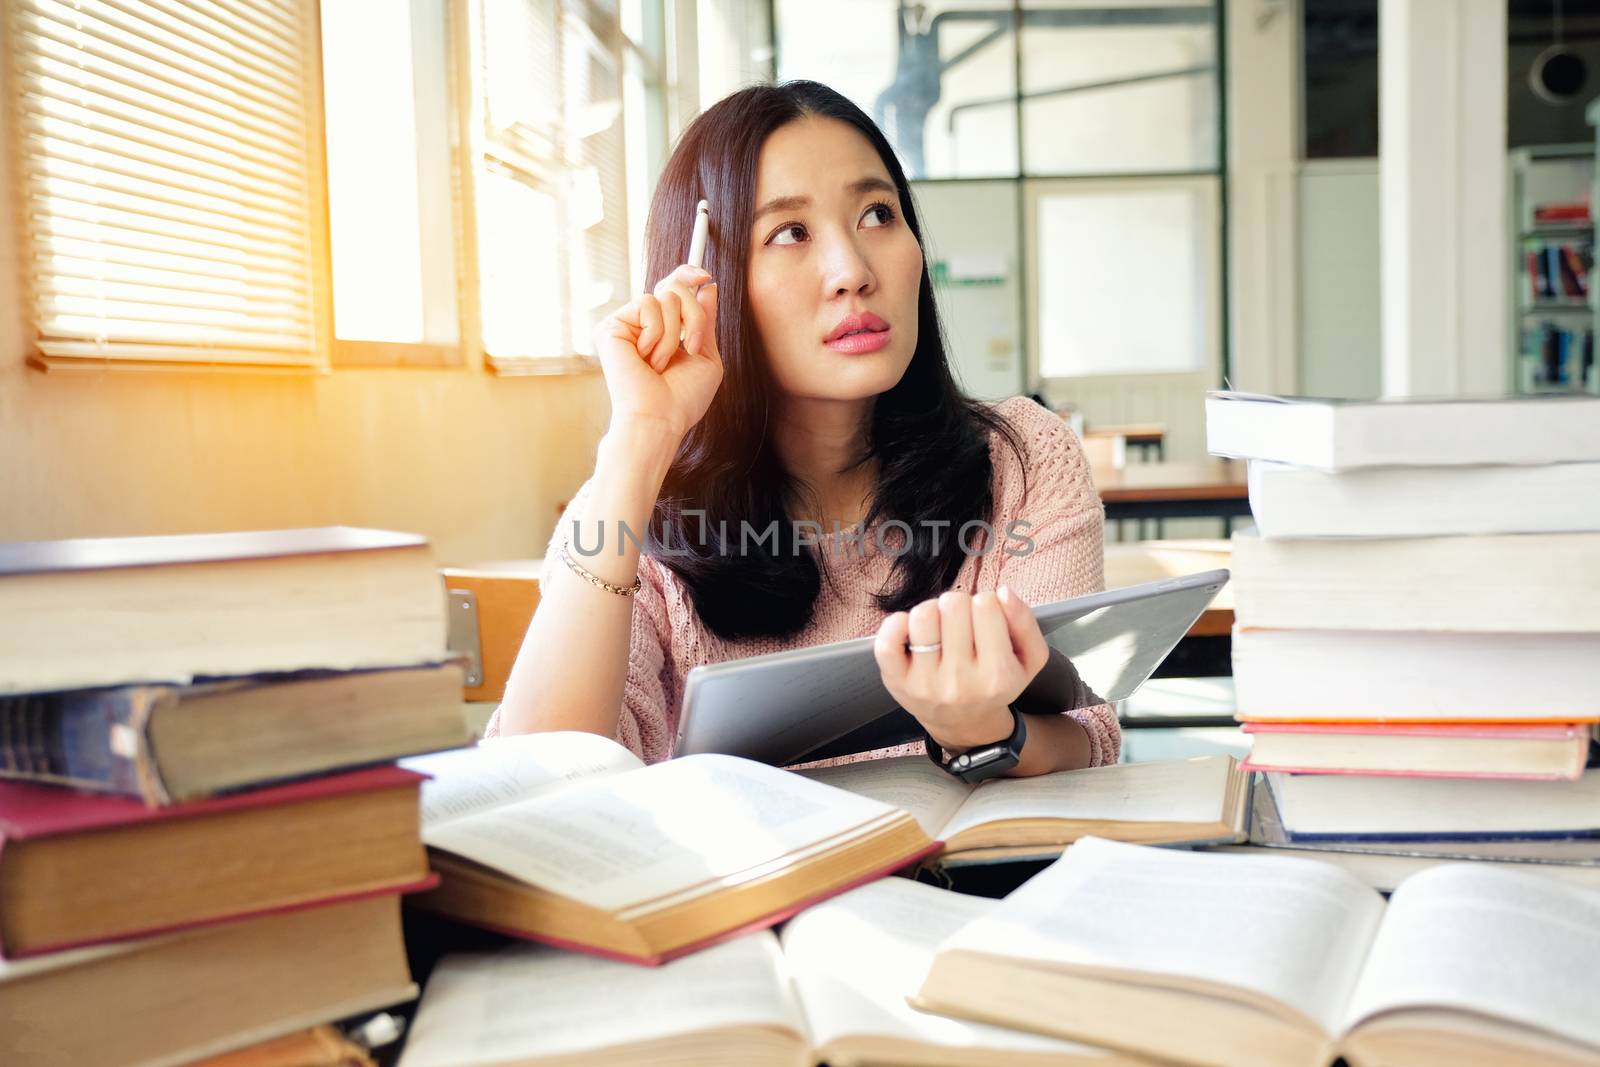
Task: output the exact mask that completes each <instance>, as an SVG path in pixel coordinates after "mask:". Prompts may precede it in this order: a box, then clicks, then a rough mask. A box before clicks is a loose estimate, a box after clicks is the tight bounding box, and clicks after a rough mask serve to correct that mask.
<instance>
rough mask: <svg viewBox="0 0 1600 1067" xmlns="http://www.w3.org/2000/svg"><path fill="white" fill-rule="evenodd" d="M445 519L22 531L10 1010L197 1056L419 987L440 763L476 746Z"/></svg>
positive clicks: (28, 1033) (17, 568)
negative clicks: (447, 582)
mask: <svg viewBox="0 0 1600 1067" xmlns="http://www.w3.org/2000/svg"><path fill="white" fill-rule="evenodd" d="M445 604H446V601H445V592H444V588H443V584H442V581H441V579H440V576H439V574H438V572H437V570H436V568H435V565H434V561H433V558H432V554H431V552H430V550H429V548H428V546H427V544H426V542H425V541H423V540H422V539H421V538H418V537H414V536H411V535H402V534H392V533H385V532H378V531H364V530H352V529H344V528H331V529H319V530H289V531H277V532H270V533H252V534H204V535H187V536H179V537H159V538H122V539H107V540H82V541H57V542H38V543H27V544H9V545H0V656H3V657H4V658H3V660H0V779H4V780H3V781H0V1033H4V1034H5V1041H4V1044H5V1045H6V1047H7V1050H8V1054H16V1055H18V1056H19V1057H20V1059H19V1062H25V1063H28V1064H58V1063H59V1064H85V1063H94V1064H100V1065H116V1064H135V1063H138V1064H146V1063H179V1062H187V1061H189V1060H193V1059H195V1058H198V1057H201V1056H209V1055H213V1054H216V1053H221V1052H225V1051H227V1050H229V1049H233V1048H240V1047H243V1046H246V1045H250V1044H253V1043H256V1042H260V1041H263V1040H265V1039H268V1038H272V1037H275V1036H277V1035H283V1034H289V1033H294V1032H297V1031H305V1030H307V1029H308V1028H311V1027H314V1026H316V1025H317V1024H319V1023H323V1022H326V1021H328V1020H332V1019H338V1018H343V1017H346V1016H350V1015H354V1014H358V1013H362V1012H366V1011H372V1010H376V1009H378V1008H381V1007H384V1006H386V1005H390V1004H394V1003H396V1002H399V1001H404V1000H408V999H410V998H411V997H413V996H414V995H415V992H416V988H415V986H414V985H413V983H412V981H411V975H410V972H409V969H408V966H407V962H406V954H405V946H404V942H403V939H402V936H401V928H400V905H399V898H400V894H401V893H404V892H407V891H410V890H421V889H426V888H428V887H430V886H432V885H433V884H435V882H436V881H437V879H436V877H435V876H433V875H432V874H431V873H430V872H429V869H428V865H427V855H426V852H425V850H424V848H423V845H422V842H421V831H420V821H419V799H418V798H419V790H420V784H421V781H422V776H421V775H419V774H417V773H415V772H413V771H408V770H405V769H402V768H400V767H398V766H396V765H395V761H396V760H397V759H398V758H399V757H402V756H407V755H412V754H417V753H422V752H428V751H432V750H436V749H441V748H450V747H453V746H458V745H461V744H463V743H465V742H466V740H467V739H468V738H467V731H466V727H465V722H464V719H463V717H462V711H461V687H462V674H463V671H462V668H461V666H460V664H459V663H458V662H453V661H450V660H449V659H448V652H447V647H446V636H445V635H446V606H445Z"/></svg>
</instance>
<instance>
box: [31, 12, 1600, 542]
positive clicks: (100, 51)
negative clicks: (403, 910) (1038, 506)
mask: <svg viewBox="0 0 1600 1067" xmlns="http://www.w3.org/2000/svg"><path fill="white" fill-rule="evenodd" d="M3 29H4V34H5V37H4V47H3V49H0V63H3V64H4V67H3V68H0V76H3V78H4V79H5V85H4V88H5V95H4V99H5V100H6V101H8V107H7V109H6V110H5V112H4V115H3V118H0V122H3V124H4V129H5V136H4V137H3V138H0V152H3V154H4V165H3V167H0V183H3V189H0V192H3V193H4V197H5V203H6V204H7V206H8V208H9V210H8V211H7V212H5V213H4V215H3V216H0V242H4V243H6V244H7V245H8V246H9V248H11V249H12V250H13V253H14V254H12V255H9V256H4V257H0V285H3V290H4V292H5V293H6V294H7V297H8V299H7V300H6V301H5V312H4V318H3V320H0V321H3V330H4V332H3V334H0V336H3V337H4V338H5V347H4V352H5V357H4V359H3V361H0V454H3V455H4V457H5V462H4V464H3V465H0V541H7V540H29V539H44V538H60V537H85V536H109V535H129V534H150V533H170V532H179V531H200V530H224V529H250V528H270V527H286V526H315V525H324V524H332V523H344V524H349V525H362V526H377V527H386V528H394V529H403V530H415V531H418V532H421V533H424V534H426V535H427V536H428V537H429V539H430V540H431V541H432V542H433V544H434V546H435V550H436V552H437V553H438V555H439V558H440V560H441V562H443V563H447V564H465V563H469V562H472V561H481V560H493V559H506V558H516V557H527V556H532V555H536V554H537V553H539V552H540V551H542V549H543V546H544V544H545V542H546V539H547V538H548V536H549V534H550V530H551V527H552V525H553V523H554V522H555V520H556V518H557V516H558V514H559V507H560V504H561V503H562V502H563V501H564V500H566V499H567V498H568V497H569V496H570V495H571V493H572V492H573V491H574V490H575V489H576V488H577V486H578V485H579V484H581V482H582V481H583V480H584V479H585V478H586V477H587V475H588V473H589V471H590V469H591V466H592V461H593V449H594V445H595V443H596V441H597V440H598V438H599V435H600V434H601V432H602V431H603V429H604V427H605V424H606V419H607V400H606V392H605V386H604V381H603V378H602V377H601V375H600V373H599V370H598V368H597V366H596V365H595V364H594V362H593V360H592V358H591V353H590V336H589V335H590V331H591V329H592V327H593V324H594V323H595V322H596V321H597V320H598V319H599V318H600V317H601V316H603V315H604V314H606V313H607V312H608V311H609V310H610V309H612V308H613V307H615V306H616V305H617V304H618V303H620V302H622V301H623V300H625V299H627V298H628V296H629V295H630V294H632V293H634V292H637V291H639V290H641V289H643V288H644V286H645V279H644V278H643V277H642V276H641V270H640V268H641V261H642V238H643V228H644V214H645V210H646V207H647V205H648V202H649V198H650V195H651V192H652V190H653V187H654V182H655V178H656V175H657V174H658V173H659V171H660V168H661V165H662V163H663V161H664V159H665V158H666V156H667V154H668V153H669V152H670V149H671V146H672V145H673V143H674V142H675V139H676V138H677V137H678V135H679V133H680V132H681V131H682V130H683V128H684V127H685V126H686V125H687V124H688V122H690V121H691V120H692V119H693V118H694V116H695V115H696V114H697V113H699V112H700V111H701V110H702V109H704V108H705V107H707V106H709V105H710V104H712V103H714V102H715V101H716V100H718V99H720V98H721V97H722V96H724V95H726V94H727V93H729V92H731V91H733V90H734V89H737V88H738V87H740V86H742V85H746V84H749V83H751V82H753V81H759V80H766V79H773V78H776V79H787V78H800V77H804V78H814V79H818V80H821V81H824V82H826V83H828V84H830V85H832V86H834V87H835V88H837V89H838V90H840V91H841V92H843V93H845V94H846V95H848V96H849V97H850V98H851V99H853V100H855V101H856V102H857V103H858V104H859V105H860V106H861V107H862V108H863V109H864V110H865V111H866V112H867V113H868V114H870V115H872V116H873V117H874V118H875V119H876V120H877V121H878V122H879V123H880V125H882V127H883V128H884V130H885V132H886V133H887V134H888V136H889V137H890V139H891V141H892V142H893V143H894V145H895V147H896V150H897V152H898V153H899V156H900V160H901V162H902V164H903V165H904V167H905V169H906V171H907V173H908V175H909V176H910V177H911V178H912V179H913V187H914V195H915V197H916V199H917V203H918V206H919V209H920V211H921V213H922V215H923V218H924V220H925V227H926V231H927V238H928V246H929V260H930V266H931V269H932V271H933V275H934V278H935V281H936V284H937V286H938V290H939V294H940V300H941V310H942V313H943V316H944V321H945V325H946V328H947V330H948V334H949V340H950V343H951V350H952V355H953V358H954V359H955V361H956V363H957V366H958V371H959V374H960V376H961V379H962V381H963V382H964V384H965V386H966V388H967V389H968V390H969V391H970V392H972V393H973V394H975V395H978V396H982V397H987V398H1000V397H1004V396H1009V395H1013V394H1017V393H1030V394H1034V395H1036V396H1039V397H1040V398H1042V399H1044V400H1045V402H1046V403H1048V404H1049V405H1050V406H1051V407H1053V408H1055V409H1057V410H1058V411H1060V412H1061V413H1062V414H1063V416H1064V417H1066V418H1069V419H1071V420H1072V421H1073V423H1074V425H1075V426H1076V427H1078V428H1079V430H1080V432H1082V433H1084V434H1085V440H1086V441H1091V440H1092V439H1093V438H1095V437H1097V436H1098V438H1099V443H1098V444H1095V445H1093V446H1092V447H1093V449H1094V451H1093V452H1092V453H1091V455H1092V457H1093V458H1094V459H1095V460H1096V463H1097V467H1102V468H1104V469H1107V470H1120V469H1123V468H1125V467H1129V466H1131V465H1136V464H1138V463H1139V462H1141V461H1145V460H1148V461H1152V462H1156V463H1165V464H1184V463H1188V464H1199V463H1202V462H1205V455H1204V424H1203V411H1202V406H1201V398H1202V397H1203V395H1204V393H1205V391H1206V390H1208V389H1216V388H1221V387H1223V386H1224V384H1228V385H1231V386H1232V387H1234V388H1239V389H1247V390H1255V391H1271V392H1291V393H1293V392H1297V393H1304V394H1310V395H1330V396H1373V395H1379V394H1383V393H1389V394H1394V395H1403V394H1413V395H1415V394H1437V393H1457V392H1480V393H1481V392H1533V391H1552V390H1556V391H1561V390H1583V389H1587V390H1590V391H1600V379H1597V375H1596V372H1595V370H1594V357H1593V338H1594V325H1595V302H1594V299H1593V298H1592V296H1591V295H1590V285H1589V279H1590V277H1591V272H1592V264H1593V229H1592V222H1591V216H1590V211H1589V204H1590V201H1591V199H1592V198H1591V187H1592V185H1593V181H1594V157H1595V128H1594V126H1593V125H1592V124H1591V123H1592V122H1596V121H1600V113H1597V112H1596V111H1594V110H1593V109H1591V108H1590V106H1589V105H1590V101H1591V100H1593V99H1594V98H1595V97H1596V96H1600V79H1597V77H1596V70H1597V68H1600V4H1597V3H1595V2H1593V0H1581V2H1580V0H1565V2H1564V3H1562V2H1560V0H1554V2H1553V0H1542V2H1541V0H1510V2H1509V3H1506V2H1504V0H1228V2H1222V0H1215V2H1204V0H1163V2H1159V3H1158V2H1153V0H1021V2H1015V0H949V2H945V0H939V2H929V3H907V2H902V0H323V2H322V3H321V4H320V5H319V4H317V3H315V2H313V0H209V2H207V3H205V4H177V3H169V2H164V0H118V2H116V3H112V2H109V0H106V2H96V0H80V2H70V3H69V2H57V0H5V21H4V26H3ZM1380 86H1381V87H1382V88H1383V92H1381V93H1380ZM1185 523H1188V524H1190V525H1189V526H1186V525H1185ZM1157 525H1159V524H1157ZM1138 526H1139V529H1138V530H1132V531H1128V532H1129V533H1131V534H1132V536H1134V537H1137V536H1139V535H1140V534H1141V533H1143V532H1145V524H1144V523H1143V522H1140V523H1138ZM1216 529H1217V527H1216V523H1215V522H1209V521H1208V520H1203V519H1192V518H1191V519H1181V518H1180V519H1176V520H1174V521H1171V522H1168V523H1167V526H1166V528H1165V529H1164V530H1163V531H1158V532H1163V533H1164V534H1165V535H1167V536H1172V535H1174V534H1175V533H1176V534H1179V535H1182V534H1184V533H1185V532H1193V533H1196V534H1200V535H1203V536H1214V533H1215V531H1216ZM1120 532H1121V531H1119V533H1120Z"/></svg>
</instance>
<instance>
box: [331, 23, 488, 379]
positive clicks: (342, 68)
mask: <svg viewBox="0 0 1600 1067" xmlns="http://www.w3.org/2000/svg"><path fill="white" fill-rule="evenodd" d="M321 11H322V25H321V29H322V72H323V75H322V76H323V116H324V120H323V122H324V129H325V131H326V136H325V140H326V143H327V158H328V225H329V244H330V245H331V258H332V272H331V273H332V278H333V363H334V365H335V366H403V365H409V366H450V365H458V364H460V363H462V362H463V360H462V354H461V349H460V337H461V330H460V314H459V312H458V311H457V307H456V293H457V290H458V288H459V284H460V281H459V276H458V275H459V271H458V265H457V256H456V232H457V222H456V215H455V198H454V186H455V161H454V158H453V155H452V152H451V147H450V146H451V142H452V140H453V138H452V131H451V123H452V109H451V106H450V101H451V92H450V78H449V76H448V70H449V34H448V18H447V13H446V10H445V0H407V2H401V0H328V2H325V3H323V4H322V5H321Z"/></svg>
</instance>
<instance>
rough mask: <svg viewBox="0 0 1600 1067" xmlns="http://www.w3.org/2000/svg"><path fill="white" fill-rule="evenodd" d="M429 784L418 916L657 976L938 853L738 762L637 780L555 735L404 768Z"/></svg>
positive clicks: (896, 815)
mask: <svg viewBox="0 0 1600 1067" xmlns="http://www.w3.org/2000/svg"><path fill="white" fill-rule="evenodd" d="M403 763H404V765H405V766H407V767H411V768H415V769H417V770H420V771H422V772H424V773H426V774H428V775H430V776H431V780H430V781H429V782H428V783H427V784H426V785H425V786H424V787H423V792H422V839H423V841H424V842H426V843H427V845H428V848H429V850H430V853H431V856H432V864H433V867H434V869H435V870H436V871H438V872H439V874H440V875H441V877H442V882H441V883H440V885H439V886H438V888H436V889H434V890H432V891H429V892H426V893H421V894H419V895H417V896H416V897H414V898H412V900H411V903H412V904H414V905H416V906H418V907H421V908H425V909H427V910H430V911H435V912H438V913H440V914H443V915H446V916H448V917H451V918H454V919H458V920H461V921H464V922H467V923H472V924H476V925H479V926H483V927H488V928H490V929H494V930H499V931H501V932H504V933H508V934H512V935H514V936H518V937H524V938H528V939H530V940H535V941H544V942H548V943H551V944H555V945H559V946H562V947H566V948H573V949H577V950H580V951H586V952H594V953H599V954H602V955H610V956H614V957H616V958H619V959H627V960H632V961H635V962H639V963H660V962H662V961H664V960H667V959H670V958H672V957H674V956H678V955H682V954H684V953H687V952H691V951H694V950H695V949H698V948H703V947H705V946H706V945H708V944H711V943H713V942H715V941H717V940H719V939H721V938H726V937H728V936H731V935H733V934H736V933H740V932H744V931H746V930H749V929H755V928H758V927H762V926H770V925H772V924H773V923H776V922H779V921H781V920H782V919H784V918H787V917H788V916H790V915H792V914H794V913H795V912H797V911H799V910H800V909H802V908H804V907H805V906H807V905H809V904H812V903H814V902H816V901H818V900H821V899H824V898H826V897H829V896H832V895H834V894H837V893H840V892H843V891H844V890H845V889H848V888H851V887H852V886H855V885H858V884H860V883H862V882H865V881H869V880H872V879H875V878H879V877H882V876H883V875H886V874H889V873H891V872H892V871H895V870H898V869H899V868H901V867H905V866H907V865H908V864H911V863H914V862H916V861H917V860H919V859H921V858H923V857H924V856H926V855H927V854H928V853H930V852H931V851H933V849H934V848H935V847H936V846H935V844H934V842H933V841H932V839H930V838H929V837H928V836H927V835H926V834H925V833H924V832H923V831H922V829H921V827H919V826H918V825H917V822H916V820H915V819H913V818H912V817H911V816H910V815H909V814H907V813H906V812H904V811H901V810H900V809H898V808H895V807H892V806H890V805H888V804H884V803H880V802H879V801H875V800H871V799H868V798H866V797H862V796H857V795H856V794H853V793H848V792H846V791H844V790H842V789H835V788H833V787H831V786H826V785H823V784H821V783H820V782H813V781H810V780H808V779H806V778H803V777H801V776H800V775H798V774H794V773H792V772H790V771H786V770H783V769H781V768H778V767H769V766H767V765H765V764H761V763H756V762H754V761H751V760H745V759H739V758H736V757H732V756H720V755H710V754H707V755H698V756H686V757H683V758H681V759H675V760H669V761H667V762H664V763H657V764H652V765H650V766H648V767H647V766H645V765H644V764H643V763H641V762H640V761H639V759H638V758H637V757H636V756H634V755H633V754H632V753H631V752H629V751H628V750H627V749H625V748H623V747H622V746H621V745H619V744H617V743H616V742H615V741H612V740H610V739H608V738H604V737H600V736H598V735H595V734H584V733H551V734H536V735H531V736H519V737H510V738H503V739H499V740H494V741H488V742H485V743H483V744H481V745H478V746H477V747H476V748H471V749H461V750H457V751H455V752H446V753H440V754H438V755H434V756H423V757H419V758H417V759H411V760H405V761H403Z"/></svg>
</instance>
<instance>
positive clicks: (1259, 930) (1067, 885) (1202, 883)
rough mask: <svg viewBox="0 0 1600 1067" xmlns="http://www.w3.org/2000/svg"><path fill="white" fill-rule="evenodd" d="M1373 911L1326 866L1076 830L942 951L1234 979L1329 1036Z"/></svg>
mask: <svg viewBox="0 0 1600 1067" xmlns="http://www.w3.org/2000/svg"><path fill="white" fill-rule="evenodd" d="M1382 916H1383V898H1382V897H1380V896H1379V895H1378V893H1377V892H1376V891H1375V890H1372V889H1369V888H1367V887H1366V886H1365V885H1363V884H1361V883H1360V882H1359V881H1357V880H1356V879H1355V878H1353V877H1352V876H1350V875H1349V874H1346V873H1345V872H1344V871H1342V870H1339V869H1338V868H1336V867H1333V866H1331V865H1330V864H1326V863H1319V862H1317V861H1315V860H1299V859H1292V858H1284V857H1264V858H1257V857H1254V856H1237V855H1226V854H1220V855H1219V854H1212V853H1201V852H1187V851H1182V850H1178V849H1167V848H1151V847H1148V846H1144V845H1126V844H1121V843H1119V842H1115V841H1107V840H1105V839H1103V838H1098V837H1086V838H1084V839H1082V840H1081V841H1079V842H1077V843H1076V844H1074V845H1073V846H1072V847H1071V848H1069V849H1067V851H1066V852H1065V853H1064V854H1063V855H1062V857H1061V859H1059V860H1057V861H1056V862H1055V863H1053V864H1051V865H1050V866H1049V867H1047V868H1045V869H1044V870H1043V871H1041V872H1040V873H1038V874H1037V875H1035V876H1034V877H1033V878H1032V879H1031V880H1030V881H1028V882H1027V883H1025V884H1024V885H1023V886H1022V887H1021V888H1019V889H1017V890H1016V891H1015V892H1013V893H1012V894H1011V895H1010V896H1009V897H1007V898H1006V899H1005V900H1004V901H1002V902H1001V904H1000V906H999V907H997V908H995V909H994V910H993V911H992V912H990V913H989V914H988V915H987V916H984V917H982V918H980V919H978V920H976V921H975V922H973V923H971V924H970V925H968V926H966V927H964V928H963V929H962V930H961V931H960V932H959V933H957V934H956V935H955V936H954V937H952V938H951V939H950V940H949V941H948V942H946V943H945V945H943V946H941V950H942V949H944V948H961V949H969V950H971V951H975V952H984V953H988V954H991V955H993V954H996V953H999V954H1003V955H1005V956H1008V957H1014V958H1017V959H1029V960H1038V961H1043V962H1045V963H1052V962H1064V963H1069V964H1073V965H1076V968H1077V969H1080V970H1095V969H1102V968H1103V969H1104V972H1105V973H1116V974H1122V975H1132V976H1133V977H1134V978H1135V980H1137V979H1138V977H1139V976H1140V975H1145V976H1157V977H1165V978H1168V979H1183V978H1191V979H1200V980H1202V981H1204V982H1210V983H1217V984H1220V985H1224V986H1232V987H1235V988H1237V989H1241V990H1245V991H1248V992H1250V993H1253V994H1255V995H1256V998H1255V999H1256V1001H1257V1002H1261V1001H1268V1002H1277V1003H1280V1004H1284V1005H1287V1006H1288V1007H1290V1008H1293V1009H1295V1010H1296V1011H1298V1012H1299V1013H1300V1014H1301V1015H1303V1016H1305V1017H1306V1018H1307V1019H1309V1020H1311V1021H1313V1022H1314V1023H1316V1024H1317V1025H1318V1026H1319V1027H1321V1028H1322V1031H1323V1033H1324V1034H1326V1035H1328V1036H1330V1037H1331V1036H1333V1035H1334V1034H1336V1033H1337V1032H1338V1030H1337V1028H1338V1026H1339V1024H1340V1022H1341V1021H1342V1019H1343V1016H1344V1010H1345V1005H1346V1004H1348V1003H1349V1000H1350V994H1351V991H1352V990H1353V989H1354V987H1355V983H1356V978H1357V976H1358V974H1359V972H1360V969H1361V963H1362V961H1363V959H1364V958H1365V957H1366V953H1367V946H1368V945H1370V944H1371V942H1372V938H1373V936H1374V935H1375V933H1376V931H1377V927H1378V922H1379V920H1380V919H1381V918H1382ZM1162 984H1172V985H1188V984H1190V983H1185V982H1181V981H1178V982H1167V983H1162Z"/></svg>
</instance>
